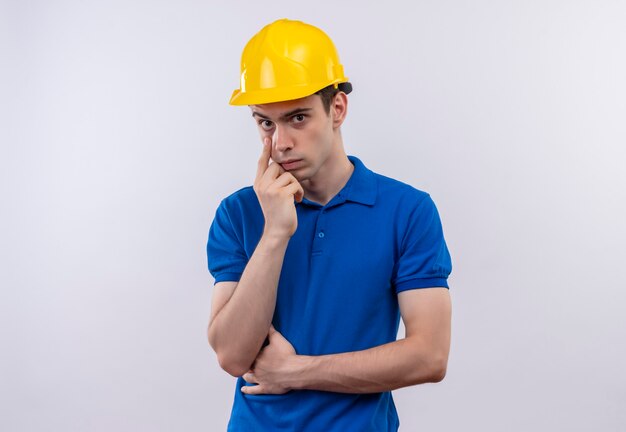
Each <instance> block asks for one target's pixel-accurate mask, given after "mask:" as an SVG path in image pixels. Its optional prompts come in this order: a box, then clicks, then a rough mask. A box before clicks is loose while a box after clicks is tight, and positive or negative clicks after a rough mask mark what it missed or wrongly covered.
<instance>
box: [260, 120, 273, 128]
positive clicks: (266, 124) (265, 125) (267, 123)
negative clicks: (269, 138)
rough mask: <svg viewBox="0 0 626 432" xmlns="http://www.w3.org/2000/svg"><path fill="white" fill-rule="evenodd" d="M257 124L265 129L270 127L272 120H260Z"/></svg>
mask: <svg viewBox="0 0 626 432" xmlns="http://www.w3.org/2000/svg"><path fill="white" fill-rule="evenodd" d="M259 124H260V125H261V127H262V128H263V129H266V130H267V129H271V127H272V122H271V121H270V120H261V121H260V122H259Z"/></svg>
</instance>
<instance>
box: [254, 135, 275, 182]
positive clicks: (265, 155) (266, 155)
mask: <svg viewBox="0 0 626 432" xmlns="http://www.w3.org/2000/svg"><path fill="white" fill-rule="evenodd" d="M271 149H272V139H271V138H270V137H265V138H263V151H262V152H261V157H259V163H258V166H257V171H256V178H257V179H259V178H261V176H262V175H263V174H264V173H265V170H266V169H267V167H268V166H269V160H270V153H271Z"/></svg>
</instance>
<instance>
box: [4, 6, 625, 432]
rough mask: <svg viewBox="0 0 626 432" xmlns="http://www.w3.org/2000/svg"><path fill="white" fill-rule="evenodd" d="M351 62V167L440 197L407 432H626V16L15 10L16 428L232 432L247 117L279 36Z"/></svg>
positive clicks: (7, 65) (412, 10) (8, 405)
mask: <svg viewBox="0 0 626 432" xmlns="http://www.w3.org/2000/svg"><path fill="white" fill-rule="evenodd" d="M283 17H287V18H292V19H301V20H304V21H306V22H310V23H311V24H314V25H317V26H319V27H321V28H323V29H324V30H325V31H326V32H327V33H328V34H329V35H330V36H331V37H332V38H333V39H334V41H335V43H336V45H337V47H338V49H339V53H340V57H341V60H342V62H343V63H344V65H345V70H346V73H347V75H348V76H349V77H350V79H351V81H352V83H353V85H354V92H353V93H352V94H351V95H350V96H349V99H350V109H349V115H348V119H347V121H346V123H345V124H344V127H343V136H344V140H345V143H346V150H347V152H348V153H349V154H354V155H357V156H359V157H360V158H361V159H362V160H363V162H364V163H365V164H366V165H367V166H368V167H369V168H371V169H373V170H374V171H377V172H379V173H381V174H385V175H388V176H391V177H395V178H397V179H400V180H402V181H405V182H408V183H411V184H413V185H414V186H415V187H417V188H419V189H422V190H426V191H428V192H429V193H430V194H431V195H432V197H433V199H434V200H435V202H436V203H437V206H438V208H439V211H440V214H441V218H442V222H443V225H444V232H445V235H446V240H447V241H448V246H449V248H450V251H451V254H452V260H453V272H452V275H451V277H450V279H449V282H450V294H451V295H452V299H453V329H452V336H453V339H452V349H451V353H450V359H449V364H448V373H447V376H446V378H445V380H444V381H443V382H441V383H438V384H426V385H421V386H416V387H411V388H404V389H401V390H398V391H395V392H394V395H395V396H394V397H395V400H396V403H397V406H398V411H399V414H400V421H401V430H404V431H414V430H415V431H417V430H421V431H455V430H461V429H462V430H482V431H503V430H506V431H529V430H533V431H554V430H568V431H588V430H599V431H617V430H623V429H624V427H626V414H625V411H624V410H623V407H624V405H625V403H626V372H624V368H623V365H624V364H625V362H626V355H625V351H626V349H625V347H624V343H623V341H624V340H626V319H625V318H624V314H623V312H622V308H623V304H624V301H625V300H626V295H625V288H626V284H625V282H624V274H623V271H622V270H623V267H624V260H625V258H626V254H625V253H624V245H625V241H626V228H625V225H624V220H626V174H625V173H624V167H623V165H624V162H625V161H626V150H625V147H626V130H625V124H626V123H625V119H626V82H625V80H624V77H625V76H626V57H625V55H624V53H625V52H626V25H624V23H625V22H626V4H625V3H624V2H621V1H609V0H596V1H591V0H588V1H521V0H520V1H515V2H512V1H485V0H477V1H460V0H455V1H451V0H450V1H437V2H435V1H431V2H424V1H412V2H409V1H405V2H393V1H392V2H380V3H371V2H370V3H367V2H356V1H353V2H336V1H316V2H304V3H303V2H286V1H282V2H273V3H271V4H268V3H266V2H258V3H253V2H243V1H239V2H237V1H232V2H214V3H212V2H207V1H205V2H200V1H197V2H193V1H177V2H164V1H137V0H135V1H128V0H127V1H121V0H118V1H113V2H82V1H47V2H46V1H28V2H27V1H12V2H11V1H4V2H2V3H1V5H0V49H1V50H2V52H1V56H0V74H1V75H0V78H1V79H0V82H1V84H0V92H1V93H0V117H1V118H0V142H1V150H0V152H1V153H0V172H1V174H0V176H1V177H0V179H1V180H2V181H1V182H0V218H1V223H0V235H1V237H0V260H1V263H2V271H1V272H0V287H1V291H0V344H1V345H0V346H1V352H2V354H1V355H0V373H1V375H0V378H1V382H0V407H1V408H0V429H1V430H3V431H4V430H6V431H16V432H17V431H20V432H21V431H41V430H46V431H87V430H88V431H139V430H146V431H148V430H149V431H180V430H184V431H209V430H210V431H213V430H215V431H217V430H225V426H226V423H227V420H228V415H229V412H230V407H231V403H232V396H233V392H234V390H235V389H234V384H235V379H234V378H232V377H230V376H229V375H227V374H226V373H225V372H223V371H222V370H221V369H220V368H219V366H218V364H217V361H216V358H215V355H214V353H213V352H212V351H211V349H210V347H209V346H208V343H207V340H206V325H207V322H208V316H209V306H210V298H211V297H210V296H211V288H212V285H213V280H212V278H211V276H210V274H209V273H208V270H207V267H206V255H205V245H206V237H207V232H208V228H209V225H210V222H211V220H212V217H213V214H214V211H215V208H216V207H217V205H218V203H219V200H220V199H221V198H223V197H224V196H226V195H227V194H229V193H231V192H233V191H234V190H235V189H237V188H240V187H242V186H245V185H248V184H251V183H252V180H253V176H254V173H255V169H256V160H257V157H258V153H259V148H260V142H259V139H258V135H257V132H256V130H255V126H254V123H253V120H252V119H251V118H250V115H249V111H248V110H247V108H242V107H238V108H237V107H231V106H229V105H228V103H227V102H228V98H229V97H230V94H231V92H232V90H233V89H234V88H235V87H236V86H237V85H238V72H239V69H238V68H239V58H240V54H241V50H242V49H243V46H244V44H245V43H246V41H247V40H248V39H249V38H250V37H251V36H252V35H253V34H254V33H255V32H256V31H257V30H259V29H260V28H261V27H262V26H263V25H265V24H267V23H269V22H271V21H273V20H275V19H278V18H283Z"/></svg>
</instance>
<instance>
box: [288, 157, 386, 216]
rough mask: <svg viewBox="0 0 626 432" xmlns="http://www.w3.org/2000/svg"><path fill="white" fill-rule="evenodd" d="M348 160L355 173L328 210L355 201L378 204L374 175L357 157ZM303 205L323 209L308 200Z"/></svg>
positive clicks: (329, 205) (330, 203)
mask: <svg viewBox="0 0 626 432" xmlns="http://www.w3.org/2000/svg"><path fill="white" fill-rule="evenodd" d="M348 159H349V160H350V162H351V163H352V165H354V171H352V174H351V175H350V178H349V179H348V181H347V182H346V184H345V185H344V187H343V188H342V189H341V190H340V191H339V192H338V193H337V195H335V196H334V197H333V198H332V199H331V200H330V201H329V202H328V203H327V204H326V207H327V208H330V207H334V206H336V205H339V204H342V203H344V202H346V201H354V202H358V203H361V204H365V205H374V203H375V202H376V195H377V193H378V187H377V183H376V177H375V176H374V173H373V172H372V171H371V170H369V169H368V168H367V167H366V166H365V165H364V164H363V162H361V160H360V159H359V158H357V157H356V156H351V155H348ZM294 203H295V204H296V205H297V204H298V202H297V201H295V200H294ZM302 204H306V205H308V206H313V207H321V206H320V204H318V203H316V202H313V201H310V200H308V199H306V198H303V199H302Z"/></svg>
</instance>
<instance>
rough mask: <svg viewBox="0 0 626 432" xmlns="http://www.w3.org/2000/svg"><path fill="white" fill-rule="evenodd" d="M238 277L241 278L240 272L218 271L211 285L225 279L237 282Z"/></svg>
mask: <svg viewBox="0 0 626 432" xmlns="http://www.w3.org/2000/svg"><path fill="white" fill-rule="evenodd" d="M242 272H243V271H242ZM240 279H241V273H220V274H218V275H216V276H215V283H214V284H213V285H215V284H216V283H218V282H226V281H232V282H239V280H240Z"/></svg>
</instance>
